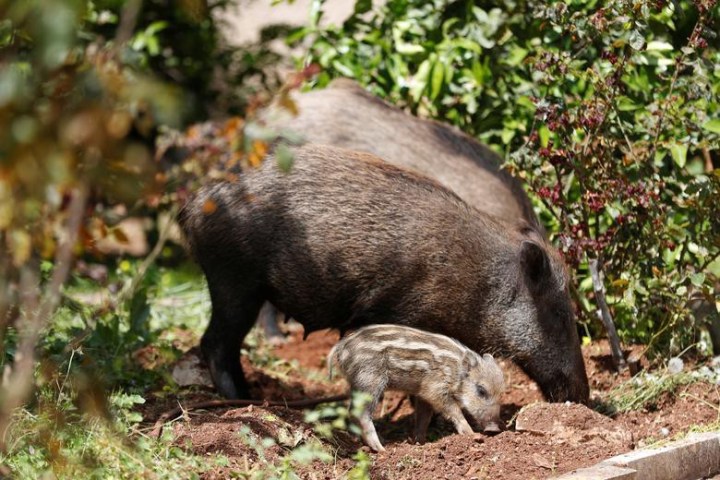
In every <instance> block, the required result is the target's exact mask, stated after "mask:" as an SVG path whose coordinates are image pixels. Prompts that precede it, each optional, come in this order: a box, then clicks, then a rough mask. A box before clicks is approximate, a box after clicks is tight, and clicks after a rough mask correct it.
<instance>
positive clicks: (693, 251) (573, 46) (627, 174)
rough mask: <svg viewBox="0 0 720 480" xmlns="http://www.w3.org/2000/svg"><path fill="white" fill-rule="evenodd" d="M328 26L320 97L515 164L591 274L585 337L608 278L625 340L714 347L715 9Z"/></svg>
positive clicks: (717, 238)
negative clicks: (458, 133)
mask: <svg viewBox="0 0 720 480" xmlns="http://www.w3.org/2000/svg"><path fill="white" fill-rule="evenodd" d="M319 12H320V13H319V14H318V13H316V14H315V16H314V17H313V19H312V20H313V21H312V22H311V25H310V27H307V28H305V29H302V30H301V31H299V32H298V33H297V34H296V35H297V36H298V37H304V36H310V37H311V38H312V46H311V50H310V54H309V55H308V58H307V59H306V61H313V62H318V63H319V64H320V65H321V66H322V67H323V68H324V69H325V71H324V73H323V74H322V75H321V77H320V78H319V81H318V85H319V86H322V85H324V84H326V83H327V82H328V81H329V80H330V79H331V78H333V77H337V76H349V77H353V78H355V79H357V80H358V81H360V82H361V83H362V84H364V85H366V86H367V87H368V88H369V89H370V90H371V91H373V92H374V93H376V94H378V95H380V96H382V97H385V98H387V99H389V100H391V101H392V102H395V103H398V104H400V105H403V106H406V107H407V108H408V109H410V110H411V111H413V112H415V113H417V114H420V115H426V116H430V117H434V118H439V119H442V120H443V121H446V122H449V123H452V124H454V125H456V126H458V127H460V128H461V129H463V130H464V131H466V132H468V133H471V134H474V135H475V136H477V137H478V138H479V139H481V140H483V141H484V142H486V143H489V144H490V145H491V146H492V147H494V148H495V149H496V150H497V151H498V152H499V153H501V154H502V155H504V157H505V166H506V168H508V169H509V170H510V171H511V172H513V173H514V174H515V175H516V176H519V177H521V178H522V179H524V180H525V181H526V183H527V185H528V187H529V189H530V191H531V193H532V194H533V195H532V197H533V199H534V200H535V203H536V206H537V210H538V211H539V213H540V215H541V218H542V219H543V220H544V223H545V224H546V225H548V226H549V227H550V231H551V233H552V237H553V238H554V241H555V242H556V244H557V245H558V247H559V248H560V250H561V251H562V252H563V254H564V255H565V257H566V260H567V261H568V263H569V264H570V265H572V266H573V267H575V272H576V277H577V278H576V280H577V281H576V284H577V285H579V289H580V291H581V293H584V294H586V295H579V296H578V297H579V302H578V305H579V306H580V307H581V310H582V311H583V312H584V318H585V319H586V320H588V319H590V318H592V317H593V315H591V314H590V311H591V304H590V302H589V301H588V299H587V297H589V296H591V295H592V293H591V292H592V282H591V278H590V272H589V269H588V263H589V261H592V260H597V261H598V263H599V265H600V269H601V271H602V272H604V274H605V277H606V279H605V285H606V288H607V290H608V292H607V293H608V300H609V303H610V306H611V309H612V312H613V313H614V315H615V318H616V321H617V323H618V326H619V331H620V334H621V336H622V338H623V339H625V340H626V341H639V342H645V343H652V344H653V345H654V346H656V347H658V349H659V351H663V352H668V351H672V352H678V351H680V350H682V349H684V348H685V347H686V346H688V345H690V344H693V343H694V342H696V341H697V334H698V331H699V329H698V328H699V327H700V326H701V325H698V324H696V322H695V320H694V317H693V316H692V315H691V312H690V311H689V310H688V308H687V306H688V301H689V300H690V299H691V297H693V296H695V297H698V296H699V297H702V298H704V299H706V301H707V302H708V303H709V304H710V305H711V306H712V307H715V301H716V295H717V288H716V286H717V282H718V274H719V273H720V262H719V261H718V255H720V249H719V245H720V210H719V207H718V202H717V199H718V198H720V197H719V195H720V170H719V169H718V166H720V152H719V151H718V146H719V143H718V140H719V139H720V118H718V115H719V113H720V108H719V107H720V104H719V101H718V92H719V91H720V70H719V69H718V65H719V64H720V53H719V52H718V46H720V39H718V37H717V32H718V31H720V28H718V27H719V26H720V19H719V17H720V15H719V14H718V7H717V3H716V2H715V1H714V0H698V1H696V2H694V3H691V2H687V1H680V2H672V3H671V2H664V1H662V0H661V1H646V0H615V1H611V2H603V3H596V2H588V1H581V0H579V1H572V2H569V3H566V2H552V3H547V2H515V1H512V0H507V1H504V2H500V3H499V4H489V3H486V2H480V3H478V2H470V1H452V2H451V1H445V0H434V1H431V2H426V1H421V0H390V1H388V2H387V3H385V4H383V5H382V6H376V7H375V8H372V2H369V1H366V0H358V1H357V2H356V3H355V14H354V15H353V16H352V17H351V18H350V19H348V21H346V22H345V23H344V24H343V25H342V26H340V27H333V26H331V27H326V28H321V27H318V22H317V20H318V18H319V15H320V14H321V10H320V11H319ZM718 345H720V343H718ZM715 353H716V354H717V353H718V352H715Z"/></svg>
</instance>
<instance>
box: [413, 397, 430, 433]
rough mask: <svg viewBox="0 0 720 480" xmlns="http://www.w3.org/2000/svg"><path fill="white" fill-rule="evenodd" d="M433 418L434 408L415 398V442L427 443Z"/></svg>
mask: <svg viewBox="0 0 720 480" xmlns="http://www.w3.org/2000/svg"><path fill="white" fill-rule="evenodd" d="M432 416H433V407H432V405H430V404H429V403H427V402H426V401H425V400H423V399H422V398H420V397H415V432H414V433H415V441H416V442H418V443H425V438H426V436H427V429H428V426H429V425H430V420H432Z"/></svg>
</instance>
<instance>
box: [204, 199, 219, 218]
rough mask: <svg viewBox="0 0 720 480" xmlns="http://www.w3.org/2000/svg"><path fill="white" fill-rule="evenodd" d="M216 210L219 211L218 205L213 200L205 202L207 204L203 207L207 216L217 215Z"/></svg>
mask: <svg viewBox="0 0 720 480" xmlns="http://www.w3.org/2000/svg"><path fill="white" fill-rule="evenodd" d="M215 210H217V204H216V203H215V202H213V201H212V200H205V203H203V206H202V212H203V213H204V214H205V215H210V214H212V213H215Z"/></svg>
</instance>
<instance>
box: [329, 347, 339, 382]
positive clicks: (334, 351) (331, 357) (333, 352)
mask: <svg viewBox="0 0 720 480" xmlns="http://www.w3.org/2000/svg"><path fill="white" fill-rule="evenodd" d="M338 345H340V342H338V343H336V344H335V346H334V347H333V348H332V350H330V353H328V356H327V368H328V372H329V373H328V379H330V380H332V378H333V365H335V355H336V354H337V348H338Z"/></svg>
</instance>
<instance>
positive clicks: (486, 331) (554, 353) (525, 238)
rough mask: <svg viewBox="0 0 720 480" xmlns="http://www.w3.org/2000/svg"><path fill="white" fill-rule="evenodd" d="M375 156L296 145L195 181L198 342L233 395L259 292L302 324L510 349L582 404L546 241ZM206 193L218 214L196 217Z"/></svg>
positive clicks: (562, 396) (584, 388) (544, 382)
mask: <svg viewBox="0 0 720 480" xmlns="http://www.w3.org/2000/svg"><path fill="white" fill-rule="evenodd" d="M378 162H379V160H378V159H377V158H375V157H372V156H371V155H367V154H359V153H354V152H350V151H347V150H342V149H337V148H332V147H324V146H317V145H315V146H313V145H309V146H305V147H302V148H298V149H296V150H295V163H294V166H293V168H292V170H291V171H290V172H289V173H282V172H281V171H280V170H279V169H278V167H277V166H276V164H275V162H274V160H273V159H272V158H270V159H268V160H267V161H266V163H265V164H264V165H263V166H262V167H261V168H260V169H259V170H257V171H251V172H248V173H246V174H244V175H242V176H241V178H240V180H239V182H237V183H218V184H215V185H212V186H209V187H206V188H204V189H202V190H201V191H200V192H198V193H197V195H196V196H195V197H194V198H193V199H192V200H191V201H189V202H188V204H187V205H186V206H185V208H184V210H183V212H182V214H181V224H182V227H183V229H184V231H185V233H186V236H187V238H188V241H189V243H190V245H191V248H192V250H193V252H194V254H195V256H196V257H197V259H198V261H199V263H200V265H201V266H202V268H203V270H204V271H205V274H206V276H207V280H208V285H209V288H210V295H211V298H212V305H213V314H212V319H211V322H210V325H209V327H208V330H207V331H206V333H205V335H204V336H203V341H202V349H203V353H204V355H205V356H206V358H207V360H208V362H209V365H210V369H211V373H212V376H213V380H214V382H215V384H216V386H217V387H218V389H219V390H220V392H221V393H222V394H224V395H226V396H229V397H239V396H244V395H246V394H247V386H246V384H245V379H244V376H243V373H242V369H241V367H240V365H239V362H238V356H239V349H240V342H241V341H242V339H243V338H244V336H245V335H246V334H247V332H248V331H249V329H250V327H251V326H252V325H253V323H254V321H255V318H256V317H257V314H258V311H259V309H260V307H261V305H262V303H263V302H264V301H270V302H271V303H273V304H274V305H276V306H277V307H278V308H279V309H280V310H281V311H283V312H284V313H286V314H287V315H289V316H291V317H292V318H294V319H296V320H297V321H299V322H300V323H302V324H303V325H304V326H305V329H306V332H312V331H314V330H318V329H322V328H328V327H335V328H339V329H341V330H345V329H350V328H357V327H359V326H362V325H366V324H372V323H395V324H401V325H408V326H413V327H417V328H420V329H423V330H427V331H432V332H436V333H441V334H444V335H447V336H450V337H454V338H457V339H459V340H460V341H462V342H463V343H464V344H465V345H467V346H468V347H470V348H472V349H473V350H475V351H493V352H497V353H501V354H504V355H508V356H511V357H513V358H514V359H515V361H516V362H517V363H518V364H520V365H521V366H522V367H523V368H524V369H525V370H526V371H527V372H528V373H529V374H530V375H531V376H532V377H533V378H534V379H535V380H536V381H537V382H538V383H539V385H540V386H541V388H542V389H543V392H544V393H545V395H546V396H547V397H548V398H549V399H551V400H567V399H570V400H578V401H585V400H587V397H588V385H587V377H586V375H585V368H584V364H583V361H582V356H581V355H580V348H579V340H578V336H577V332H576V331H575V325H574V319H573V315H572V311H571V305H570V302H569V299H568V294H567V277H566V274H565V270H564V268H563V266H562V262H561V261H560V259H559V258H558V257H557V256H556V255H555V254H554V253H553V251H552V250H550V249H548V247H547V245H545V244H544V242H543V241H542V239H541V238H540V239H538V238H537V236H536V235H528V234H527V232H526V230H525V229H523V228H517V229H509V228H508V226H507V225H505V224H501V223H499V222H498V221H497V220H496V219H494V217H491V216H489V215H487V214H484V213H482V212H479V211H478V210H476V209H474V208H473V207H470V206H468V205H467V204H466V203H465V202H463V201H462V200H460V198H458V197H457V196H456V195H455V194H454V193H453V192H451V191H450V190H447V189H445V188H443V187H440V186H438V185H437V184H436V183H435V182H433V181H431V180H428V179H425V178H424V177H421V176H418V175H416V174H413V173H410V172H407V171H404V170H400V169H397V168H395V167H390V166H387V165H383V164H382V163H378ZM207 201H212V202H214V203H215V205H216V206H217V209H216V210H215V211H214V212H213V213H211V214H205V213H203V206H204V205H205V204H206V202H207Z"/></svg>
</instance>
